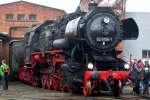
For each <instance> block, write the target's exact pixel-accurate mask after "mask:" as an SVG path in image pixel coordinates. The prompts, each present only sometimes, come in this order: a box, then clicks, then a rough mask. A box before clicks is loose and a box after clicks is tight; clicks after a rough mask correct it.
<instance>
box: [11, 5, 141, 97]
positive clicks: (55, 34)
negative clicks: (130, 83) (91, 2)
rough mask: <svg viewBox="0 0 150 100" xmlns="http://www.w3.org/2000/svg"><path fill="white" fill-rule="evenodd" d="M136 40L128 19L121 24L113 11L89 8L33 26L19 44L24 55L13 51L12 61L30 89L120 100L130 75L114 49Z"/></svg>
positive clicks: (135, 27)
mask: <svg viewBox="0 0 150 100" xmlns="http://www.w3.org/2000/svg"><path fill="white" fill-rule="evenodd" d="M137 37H138V27H137V25H136V23H135V21H134V20H133V19H132V18H129V19H124V20H122V21H120V20H119V19H118V17H117V16H116V15H115V14H114V12H113V11H112V9H111V8H108V7H97V6H93V7H91V9H89V11H88V12H81V11H80V10H79V9H78V10H77V11H76V12H74V13H71V14H68V15H64V16H60V17H58V18H57V19H56V20H51V21H46V22H45V23H43V24H41V25H38V26H35V27H33V28H32V29H31V30H30V31H29V32H27V33H26V35H25V38H24V40H23V41H20V42H23V46H21V48H24V49H19V50H20V52H22V53H21V54H22V55H20V53H18V51H17V52H16V51H15V50H13V51H12V52H13V53H12V54H13V55H12V57H13V58H14V59H15V60H16V61H15V62H17V64H18V65H19V70H18V75H19V79H21V80H23V81H25V82H28V83H30V84H32V85H36V86H37V85H42V87H43V88H48V89H52V88H54V89H55V90H59V89H61V90H63V91H70V92H79V91H80V90H82V88H83V93H84V95H85V96H88V95H91V94H92V93H94V91H98V92H101V91H109V92H110V91H111V92H112V93H113V94H114V95H119V94H120V93H121V89H122V87H123V84H124V81H125V80H126V79H127V78H128V72H127V71H126V70H125V68H124V61H123V60H122V59H120V58H117V54H118V51H117V50H116V49H115V47H116V46H117V44H118V43H120V42H121V41H122V40H131V39H137ZM13 43H14V42H13ZM14 44H15V43H14ZM12 45H13V44H12ZM14 48H15V46H14ZM17 48H18V47H17ZM15 55H17V56H15ZM22 57H23V58H24V59H23V60H21V59H19V58H22ZM120 84H121V85H120Z"/></svg>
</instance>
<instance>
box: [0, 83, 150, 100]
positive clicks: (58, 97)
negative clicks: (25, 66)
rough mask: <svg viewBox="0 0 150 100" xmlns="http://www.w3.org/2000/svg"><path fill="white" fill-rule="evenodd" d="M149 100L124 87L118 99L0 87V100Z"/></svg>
mask: <svg viewBox="0 0 150 100" xmlns="http://www.w3.org/2000/svg"><path fill="white" fill-rule="evenodd" d="M112 99H115V100H150V96H138V95H133V93H132V88H131V87H129V86H126V87H125V88H124V90H123V94H122V95H121V97H119V98H114V97H113V96H110V95H103V96H93V97H84V96H83V95H75V94H70V93H64V92H60V91H54V90H51V91H50V90H47V89H42V88H37V87H31V86H30V85H26V84H23V83H20V82H12V83H9V89H8V90H2V87H1V86H0V100H112Z"/></svg>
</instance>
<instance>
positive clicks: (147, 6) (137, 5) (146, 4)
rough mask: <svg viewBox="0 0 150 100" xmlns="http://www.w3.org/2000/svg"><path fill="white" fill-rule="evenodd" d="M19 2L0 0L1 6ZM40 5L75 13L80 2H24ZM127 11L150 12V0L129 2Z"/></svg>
mask: <svg viewBox="0 0 150 100" xmlns="http://www.w3.org/2000/svg"><path fill="white" fill-rule="evenodd" d="M14 1H19V0H0V4H4V3H9V2H14ZM24 1H28V2H33V3H36V4H40V5H45V6H49V7H54V8H59V9H63V10H65V11H66V12H67V13H70V12H73V11H75V9H76V8H77V6H78V5H79V2H80V0H24ZM126 11H128V12H150V0H127V5H126Z"/></svg>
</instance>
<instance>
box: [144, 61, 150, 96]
mask: <svg viewBox="0 0 150 100" xmlns="http://www.w3.org/2000/svg"><path fill="white" fill-rule="evenodd" d="M149 81H150V65H149V63H148V61H145V66H144V94H149V92H148V91H149Z"/></svg>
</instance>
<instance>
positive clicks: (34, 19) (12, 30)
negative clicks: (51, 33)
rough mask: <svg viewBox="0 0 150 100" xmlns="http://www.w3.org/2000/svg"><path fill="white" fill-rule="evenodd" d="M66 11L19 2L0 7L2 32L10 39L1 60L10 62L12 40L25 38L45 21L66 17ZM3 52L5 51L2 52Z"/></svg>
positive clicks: (0, 30) (0, 29)
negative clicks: (32, 28) (10, 43)
mask: <svg viewBox="0 0 150 100" xmlns="http://www.w3.org/2000/svg"><path fill="white" fill-rule="evenodd" d="M64 14H65V11H63V10H60V9H56V8H52V7H47V6H42V5H38V4H34V3H30V2H26V1H22V0H21V1H17V2H12V3H7V4H2V5H0V32H1V33H6V34H8V36H9V37H10V40H9V41H8V43H6V44H7V45H4V46H6V47H2V48H7V49H6V52H5V54H4V55H2V57H1V58H4V59H7V60H8V55H9V53H8V51H9V45H8V44H9V42H10V41H11V40H12V39H20V38H23V36H24V33H25V32H26V31H28V28H29V27H30V26H32V25H36V24H40V23H42V22H44V21H45V20H52V19H55V18H56V16H61V15H64ZM2 52H3V51H2Z"/></svg>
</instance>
